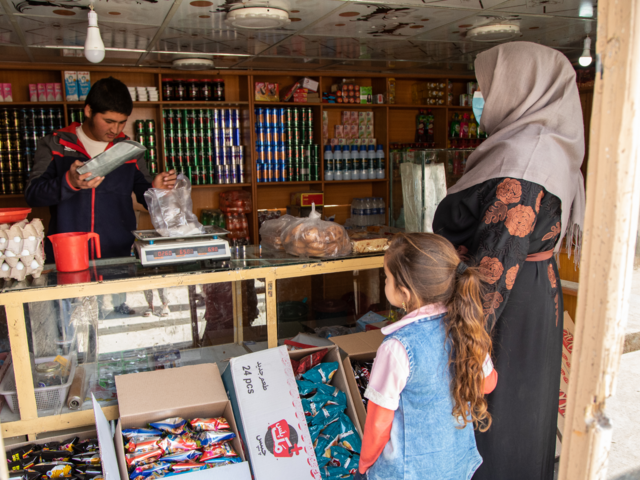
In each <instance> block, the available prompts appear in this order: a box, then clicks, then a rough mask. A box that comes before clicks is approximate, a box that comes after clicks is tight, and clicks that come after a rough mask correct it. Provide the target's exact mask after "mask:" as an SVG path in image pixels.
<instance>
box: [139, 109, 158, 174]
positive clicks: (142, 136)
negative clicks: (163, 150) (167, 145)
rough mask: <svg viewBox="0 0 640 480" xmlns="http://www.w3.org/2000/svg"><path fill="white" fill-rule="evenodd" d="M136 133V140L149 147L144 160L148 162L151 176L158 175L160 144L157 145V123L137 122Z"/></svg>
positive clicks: (150, 121)
mask: <svg viewBox="0 0 640 480" xmlns="http://www.w3.org/2000/svg"><path fill="white" fill-rule="evenodd" d="M133 131H134V132H135V138H134V140H135V141H136V142H138V143H141V144H142V145H144V146H145V147H147V151H146V152H144V158H145V160H146V161H147V170H149V173H150V174H151V175H156V174H157V173H158V144H157V143H156V141H157V138H156V122H155V120H151V119H148V120H136V121H135V123H134V124H133Z"/></svg>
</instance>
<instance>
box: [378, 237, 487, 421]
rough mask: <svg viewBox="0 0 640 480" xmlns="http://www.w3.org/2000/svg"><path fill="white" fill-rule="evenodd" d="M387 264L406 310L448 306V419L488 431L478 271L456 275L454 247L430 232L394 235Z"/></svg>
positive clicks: (485, 352) (482, 318) (480, 278)
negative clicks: (450, 403)
mask: <svg viewBox="0 0 640 480" xmlns="http://www.w3.org/2000/svg"><path fill="white" fill-rule="evenodd" d="M385 263H386V266H387V269H388V271H389V273H390V274H391V275H392V276H393V278H394V280H395V284H396V288H398V289H400V287H404V288H406V289H407V290H408V291H409V292H410V293H411V297H410V298H409V301H408V302H407V303H408V305H407V307H406V308H407V311H413V310H416V309H418V308H420V307H421V306H423V305H429V304H432V303H442V304H444V305H446V307H447V309H448V312H449V313H448V315H447V316H446V317H445V320H444V321H445V328H446V333H447V338H448V340H449V341H451V345H452V349H451V355H450V358H449V364H450V367H451V373H452V381H451V394H452V396H453V402H454V404H453V411H452V414H453V416H454V417H456V418H458V419H459V422H460V424H461V428H462V427H465V426H466V425H467V423H473V426H474V429H475V428H477V429H479V430H480V431H481V432H484V431H486V430H487V429H488V428H489V426H490V425H491V415H490V414H489V412H488V411H487V400H486V399H485V398H484V394H483V387H484V385H483V384H484V373H483V370H482V366H483V364H484V361H485V358H486V356H487V353H489V352H490V351H491V339H490V337H489V334H488V333H487V331H486V329H485V317H484V313H483V311H482V299H481V290H482V276H481V274H480V272H479V271H478V269H477V268H475V267H467V269H466V270H465V271H464V272H463V273H461V274H460V273H458V265H459V264H460V258H459V257H458V254H457V252H456V250H455V249H454V248H453V245H452V244H451V243H450V242H449V241H448V240H446V239H445V238H443V237H441V236H439V235H435V234H432V233H410V234H398V235H395V237H394V238H393V241H392V242H391V245H390V246H389V249H388V250H387V253H386V254H385Z"/></svg>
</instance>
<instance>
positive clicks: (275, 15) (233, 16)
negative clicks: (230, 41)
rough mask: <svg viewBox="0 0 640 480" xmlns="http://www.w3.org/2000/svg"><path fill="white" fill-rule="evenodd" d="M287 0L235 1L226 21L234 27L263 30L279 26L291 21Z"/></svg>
mask: <svg viewBox="0 0 640 480" xmlns="http://www.w3.org/2000/svg"><path fill="white" fill-rule="evenodd" d="M289 10H290V7H289V2H288V1H287V0H242V1H239V2H235V4H234V5H233V6H232V7H231V10H230V11H229V13H228V14H227V18H226V22H227V24H228V25H230V26H232V27H235V28H247V29H251V30H261V29H262V30H264V29H268V28H269V29H273V28H281V27H284V26H285V25H288V24H289V23H291V22H292V21H299V20H296V19H293V20H292V19H290V18H289Z"/></svg>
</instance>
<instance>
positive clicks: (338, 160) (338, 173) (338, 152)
mask: <svg viewBox="0 0 640 480" xmlns="http://www.w3.org/2000/svg"><path fill="white" fill-rule="evenodd" d="M333 160H334V163H335V165H336V169H335V171H334V172H333V179H334V180H342V179H343V174H344V158H342V149H341V148H340V145H336V149H335V151H334V152H333Z"/></svg>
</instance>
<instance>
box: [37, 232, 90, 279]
mask: <svg viewBox="0 0 640 480" xmlns="http://www.w3.org/2000/svg"><path fill="white" fill-rule="evenodd" d="M47 238H48V239H49V240H51V243H52V244H53V254H54V255H55V257H56V269H57V270H58V271H59V272H79V271H81V270H86V269H88V268H89V246H88V244H87V242H88V241H89V239H91V238H94V239H95V244H96V254H97V256H98V258H100V257H101V256H102V255H101V254H100V235H98V234H97V233H91V232H89V233H85V232H69V233H58V234H56V235H49V236H48V237H47Z"/></svg>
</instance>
